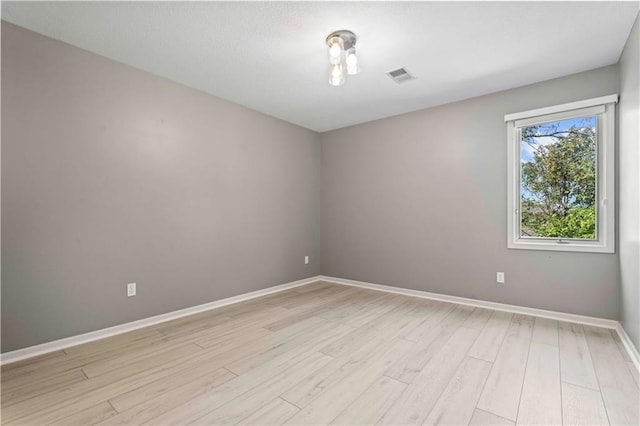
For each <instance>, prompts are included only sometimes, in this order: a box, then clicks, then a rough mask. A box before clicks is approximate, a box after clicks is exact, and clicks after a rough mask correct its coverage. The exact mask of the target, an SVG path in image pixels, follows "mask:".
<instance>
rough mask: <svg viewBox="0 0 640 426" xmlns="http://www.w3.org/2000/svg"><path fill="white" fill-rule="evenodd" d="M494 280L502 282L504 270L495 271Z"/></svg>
mask: <svg viewBox="0 0 640 426" xmlns="http://www.w3.org/2000/svg"><path fill="white" fill-rule="evenodd" d="M496 282H497V283H500V284H504V272H496Z"/></svg>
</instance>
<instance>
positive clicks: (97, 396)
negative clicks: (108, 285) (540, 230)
mask: <svg viewBox="0 0 640 426" xmlns="http://www.w3.org/2000/svg"><path fill="white" fill-rule="evenodd" d="M621 348H622V346H621V342H620V341H619V340H618V337H617V335H615V334H613V333H611V332H610V331H609V330H605V329H599V328H595V327H586V326H581V325H576V324H571V323H565V322H558V321H552V320H546V319H540V318H533V317H528V316H523V315H514V314H510V313H505V312H499V311H492V310H486V309H479V308H476V309H474V308H471V307H466V306H460V305H454V304H449V303H443V302H436V301H429V300H423V299H416V298H410V297H404V296H398V295H393V294H387V293H381V292H375V291H370V290H363V289H358V288H353V287H346V286H339V285H333V284H328V283H322V282H318V283H314V284H310V285H307V286H303V287H298V288H296V289H292V290H288V291H285V292H281V293H277V294H274V295H270V296H266V297H263V298H260V299H255V300H252V301H250V302H245V303H240V304H236V305H232V306H227V307H224V308H221V309H217V310H213V311H210V312H206V313H203V314H198V315H194V316H191V317H186V318H182V319H179V320H175V321H172V322H167V323H164V324H160V325H157V326H153V327H149V328H146V329H142V330H138V331H134V332H130V333H127V334H123V335H119V336H115V337H112V338H109V339H105V340H101V341H97V342H93V343H89V344H85V345H81V346H76V347H73V348H69V349H66V350H64V351H58V352H55V353H51V354H48V355H44V356H41V357H38V358H33V359H30V360H26V361H22V362H19V363H14V364H10V365H7V366H4V367H2V412H1V415H2V422H3V424H29V425H34V424H60V425H63V424H64V425H75V424H77V425H88V424H192V423H193V424H232V423H234V424H235V423H241V424H349V425H354V424H455V425H463V424H474V425H480V424H485V425H487V424H493V425H503V424H504V425H507V424H515V423H518V424H561V423H563V424H585V425H586V424H589V425H592V424H609V423H611V424H638V423H639V415H638V411H639V402H638V400H639V394H638V377H637V372H636V371H635V370H634V367H633V365H632V364H631V362H630V360H629V358H628V357H627V355H626V354H625V352H624V350H623V349H621Z"/></svg>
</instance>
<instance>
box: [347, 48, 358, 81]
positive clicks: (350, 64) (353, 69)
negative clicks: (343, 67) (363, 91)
mask: <svg viewBox="0 0 640 426" xmlns="http://www.w3.org/2000/svg"><path fill="white" fill-rule="evenodd" d="M345 63H346V64H347V74H349V75H354V74H358V73H359V72H360V67H358V57H357V56H356V49H355V48H353V47H352V48H351V49H349V50H348V51H347V56H346V59H345Z"/></svg>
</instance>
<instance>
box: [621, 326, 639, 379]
mask: <svg viewBox="0 0 640 426" xmlns="http://www.w3.org/2000/svg"><path fill="white" fill-rule="evenodd" d="M616 331H617V332H618V336H620V340H621V341H622V345H623V346H624V348H625V349H626V350H627V353H628V354H629V358H631V362H633V365H635V367H636V368H637V369H638V371H639V372H640V353H638V350H637V349H636V347H635V346H634V345H633V342H632V341H631V338H630V337H629V335H628V334H627V332H626V331H625V329H624V328H623V327H622V324H621V323H618V327H616Z"/></svg>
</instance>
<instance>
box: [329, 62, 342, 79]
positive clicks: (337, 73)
mask: <svg viewBox="0 0 640 426" xmlns="http://www.w3.org/2000/svg"><path fill="white" fill-rule="evenodd" d="M331 77H342V70H341V69H340V65H334V66H332V67H331Z"/></svg>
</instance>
